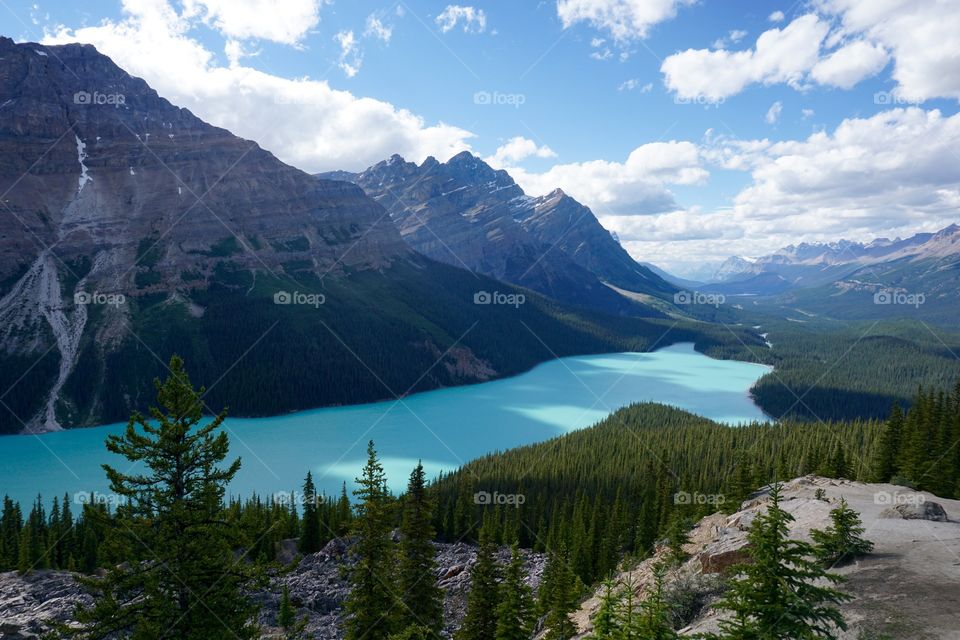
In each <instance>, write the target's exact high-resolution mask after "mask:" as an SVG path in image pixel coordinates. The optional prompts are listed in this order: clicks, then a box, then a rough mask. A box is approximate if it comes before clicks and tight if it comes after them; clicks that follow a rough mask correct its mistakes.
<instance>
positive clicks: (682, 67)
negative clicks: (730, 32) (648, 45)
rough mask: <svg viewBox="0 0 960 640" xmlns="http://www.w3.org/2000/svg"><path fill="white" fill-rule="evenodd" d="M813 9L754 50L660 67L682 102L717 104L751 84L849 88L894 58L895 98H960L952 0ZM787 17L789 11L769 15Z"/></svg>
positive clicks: (826, 2)
mask: <svg viewBox="0 0 960 640" xmlns="http://www.w3.org/2000/svg"><path fill="white" fill-rule="evenodd" d="M810 6H811V8H812V11H811V12H810V13H808V14H806V15H803V16H800V17H799V18H796V19H794V20H793V21H792V22H790V23H789V24H788V25H787V26H785V27H783V28H782V29H781V28H774V29H769V30H768V31H765V32H764V33H763V34H761V35H760V37H759V38H758V39H757V41H756V44H755V46H754V47H752V48H749V49H743V50H739V51H728V50H727V47H726V46H725V44H726V42H725V41H724V40H721V41H719V42H717V43H715V47H714V48H713V49H687V50H685V51H680V52H678V53H675V54H673V55H671V56H669V57H668V58H667V59H666V60H664V62H663V64H662V65H661V71H662V72H663V74H664V79H665V82H666V85H667V87H668V88H669V89H670V90H672V91H674V92H676V93H677V95H678V96H680V97H683V98H693V97H701V96H705V97H709V98H711V99H714V100H719V99H721V98H726V97H729V96H732V95H734V94H736V93H739V92H740V91H742V90H743V89H744V88H746V87H747V86H748V85H751V84H765V85H770V84H788V85H790V86H792V87H794V88H796V89H804V88H806V87H808V86H810V85H812V84H821V85H826V86H833V87H839V88H842V89H849V88H851V87H853V86H854V85H856V84H857V83H859V82H860V81H862V80H864V79H866V78H869V77H871V76H873V75H876V74H877V73H879V72H880V71H881V70H882V69H883V68H884V67H886V66H887V64H888V63H889V61H890V60H891V59H892V60H893V63H894V65H893V73H892V76H893V79H894V80H895V81H896V82H897V86H896V88H895V95H896V96H897V97H899V98H902V99H904V101H907V102H921V101H923V100H929V99H932V98H938V97H939V98H957V99H960V39H958V38H957V37H956V34H957V33H958V32H960V11H957V10H956V6H955V3H953V2H947V1H946V0H930V1H928V2H915V1H913V0H886V1H884V2H877V1H876V0H815V1H814V2H812V3H811V5H810ZM770 19H771V21H772V22H780V21H782V20H783V19H784V16H783V14H782V12H775V13H774V14H772V15H771V16H770Z"/></svg>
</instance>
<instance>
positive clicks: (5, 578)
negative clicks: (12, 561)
mask: <svg viewBox="0 0 960 640" xmlns="http://www.w3.org/2000/svg"><path fill="white" fill-rule="evenodd" d="M90 602H91V599H90V596H88V595H87V594H85V593H84V591H83V589H82V588H81V587H80V586H79V585H78V584H77V582H76V580H74V578H73V574H71V573H68V572H66V571H34V572H31V573H29V574H27V575H24V576H21V575H20V574H18V573H16V572H14V571H11V572H8V573H0V640H26V639H28V638H40V637H41V636H42V635H43V634H44V633H46V632H47V631H49V625H50V623H68V622H70V620H71V619H72V615H73V611H74V608H75V607H76V605H77V604H83V605H87V604H90Z"/></svg>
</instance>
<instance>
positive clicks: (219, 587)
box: [71, 357, 258, 639]
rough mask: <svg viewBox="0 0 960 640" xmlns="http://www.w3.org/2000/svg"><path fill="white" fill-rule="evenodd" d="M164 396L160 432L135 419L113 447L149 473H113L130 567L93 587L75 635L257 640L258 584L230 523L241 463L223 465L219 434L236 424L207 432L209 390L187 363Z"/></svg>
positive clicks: (173, 367)
mask: <svg viewBox="0 0 960 640" xmlns="http://www.w3.org/2000/svg"><path fill="white" fill-rule="evenodd" d="M156 389H157V402H158V405H159V407H158V408H153V409H151V411H150V416H151V418H152V420H153V421H154V424H151V423H150V422H148V420H147V419H146V418H145V417H143V416H141V415H139V414H135V415H134V416H133V417H132V418H131V419H130V422H129V424H128V425H127V429H126V431H125V432H124V433H123V434H122V435H116V436H108V438H107V448H108V449H109V450H110V451H112V452H113V453H116V454H119V455H121V456H123V457H125V458H126V459H127V460H129V461H138V462H142V463H143V464H144V465H145V466H146V468H147V469H149V473H148V474H146V475H141V474H136V475H129V474H128V473H127V472H123V471H119V470H117V469H115V468H113V467H110V466H108V465H104V470H105V471H106V473H107V478H108V479H109V480H110V489H111V490H112V491H113V492H114V493H115V494H116V495H118V496H120V497H122V498H123V499H124V503H123V504H122V505H121V506H120V507H118V509H117V511H116V513H115V514H114V516H113V517H109V518H103V523H102V524H103V527H104V530H105V532H106V540H107V543H108V544H109V545H111V546H112V547H114V548H117V549H122V550H123V555H124V559H125V562H124V563H123V564H120V565H115V566H110V567H108V568H107V570H106V572H105V574H104V575H103V576H102V577H93V578H85V579H84V580H83V583H84V584H85V585H86V586H87V587H89V588H90V589H91V590H92V591H93V592H94V594H95V602H94V604H93V605H92V606H90V607H87V608H81V609H79V610H78V612H77V619H78V622H79V623H80V626H79V627H78V628H77V629H74V630H72V632H71V635H73V636H76V637H81V638H90V639H94V638H107V637H113V636H116V635H122V636H126V635H130V636H132V637H142V638H147V637H160V636H162V635H164V634H169V635H171V636H172V637H178V638H197V639H200V638H210V637H219V636H222V635H223V632H224V629H226V630H228V631H229V632H230V634H231V635H232V636H235V637H237V638H255V637H257V636H258V629H257V627H256V626H255V624H254V618H255V613H256V609H255V607H254V606H253V605H252V603H250V602H249V601H248V600H247V598H246V597H245V595H244V592H245V590H246V589H247V588H248V587H249V586H250V585H251V584H252V583H253V580H254V577H255V575H254V572H252V571H251V570H250V569H249V568H248V565H247V564H245V563H243V562H240V561H238V560H236V559H235V558H234V553H235V551H236V550H237V549H238V548H239V542H240V538H239V536H238V533H237V529H236V527H235V526H234V525H232V524H231V523H229V522H227V521H225V520H223V519H222V518H221V517H220V516H221V514H222V512H223V496H224V492H225V490H226V486H227V484H228V483H229V482H230V480H231V479H232V478H233V476H234V475H235V474H236V472H237V471H238V470H239V469H240V460H239V459H237V460H234V461H233V462H232V463H231V464H229V465H227V466H226V467H221V466H220V465H221V464H222V463H223V461H224V460H225V458H226V457H227V449H228V446H229V445H228V440H227V436H226V434H225V433H222V432H220V433H216V431H217V430H218V428H219V426H220V424H221V423H222V421H223V419H224V418H225V417H226V416H225V414H220V415H219V416H217V417H216V418H215V419H214V420H213V421H212V422H211V423H209V424H208V425H206V426H200V420H201V415H202V409H203V405H202V404H201V400H200V397H201V395H202V394H203V391H204V390H203V389H200V390H194V388H193V386H192V385H191V384H190V380H189V378H188V377H187V374H186V372H185V371H184V369H183V362H182V361H181V360H180V359H179V358H177V357H174V358H172V359H171V361H170V376H169V377H168V378H167V380H166V381H165V382H163V383H160V381H159V380H158V381H157V382H156ZM211 614H213V615H211Z"/></svg>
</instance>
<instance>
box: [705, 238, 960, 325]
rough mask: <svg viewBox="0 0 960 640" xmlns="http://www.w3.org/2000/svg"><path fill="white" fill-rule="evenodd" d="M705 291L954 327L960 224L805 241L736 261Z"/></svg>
mask: <svg viewBox="0 0 960 640" xmlns="http://www.w3.org/2000/svg"><path fill="white" fill-rule="evenodd" d="M702 289H703V290H704V291H709V292H715V293H724V294H727V295H746V296H757V297H760V298H766V299H765V300H763V301H761V303H763V304H773V305H779V306H783V307H785V308H788V309H789V308H794V309H807V310H812V311H814V312H817V313H822V314H827V315H832V316H834V317H840V318H872V317H888V316H905V315H915V316H920V317H926V318H928V319H931V320H933V321H936V322H946V321H949V320H951V319H952V320H953V322H954V324H955V321H956V318H957V317H958V315H960V226H958V225H956V224H952V225H950V226H948V227H946V228H944V229H941V230H940V231H937V232H936V233H919V234H916V235H914V236H911V237H909V238H906V239H900V238H897V239H896V240H890V239H888V238H878V239H876V240H874V241H872V242H868V243H861V242H852V241H849V240H839V241H837V242H831V243H804V244H799V245H791V246H788V247H784V248H783V249H780V250H779V251H776V252H774V253H772V254H770V255H766V256H761V257H758V258H742V257H736V256H735V257H732V258H730V259H728V260H727V261H726V262H724V263H723V265H721V267H720V268H719V269H718V271H717V273H716V276H715V281H714V282H712V283H710V284H704V285H702ZM874 298H876V302H874ZM911 308H912V309H913V310H912V311H911Z"/></svg>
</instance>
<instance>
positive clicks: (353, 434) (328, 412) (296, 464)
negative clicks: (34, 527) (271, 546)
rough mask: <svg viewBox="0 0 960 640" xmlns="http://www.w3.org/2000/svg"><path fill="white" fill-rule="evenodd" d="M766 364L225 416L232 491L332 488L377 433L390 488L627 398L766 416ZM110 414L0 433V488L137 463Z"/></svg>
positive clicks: (640, 359)
mask: <svg viewBox="0 0 960 640" xmlns="http://www.w3.org/2000/svg"><path fill="white" fill-rule="evenodd" d="M768 371H770V368H769V367H766V366H763V365H758V364H750V363H744V362H735V361H731V360H714V359H712V358H708V357H707V356H704V355H702V354H700V353H697V352H696V351H694V349H693V345H691V344H678V345H673V346H670V347H666V348H664V349H660V350H658V351H655V352H652V353H618V354H606V355H591V356H578V357H571V358H562V359H559V360H553V361H550V362H546V363H544V364H541V365H539V366H537V367H535V368H534V369H532V370H530V371H528V372H526V373H523V374H521V375H518V376H515V377H512V378H505V379H502V380H496V381H493V382H486V383H482V384H476V385H470V386H464V387H456V388H450V389H441V390H437V391H429V392H425V393H419V394H416V395H412V396H408V397H407V398H404V399H403V400H402V401H385V402H377V403H371V404H364V405H354V406H348V407H332V408H325V409H313V410H310V411H302V412H298V413H290V414H286V415H280V416H274V417H270V418H229V419H228V420H227V421H226V422H225V425H226V429H227V431H228V433H229V435H230V439H231V458H232V457H236V456H240V457H241V458H242V459H243V467H242V468H241V470H240V472H239V474H238V475H237V477H236V479H235V480H234V482H233V484H232V485H231V487H230V491H231V493H232V494H233V495H242V496H247V495H250V494H252V493H253V492H254V491H256V492H257V493H259V494H260V495H272V494H276V493H277V492H291V491H293V490H295V489H298V488H299V487H300V486H301V485H302V483H303V478H304V476H305V475H306V473H307V470H310V471H312V472H313V476H314V479H315V481H316V484H317V487H318V489H321V490H324V491H325V492H326V493H328V494H331V493H337V492H339V490H340V486H341V483H343V482H344V481H346V482H347V483H348V486H349V485H350V484H352V481H353V478H354V477H355V476H356V475H357V474H358V472H359V470H360V468H361V467H362V466H363V463H364V461H365V460H366V445H367V441H368V440H370V439H373V440H374V441H375V443H376V447H377V450H378V451H379V453H380V455H381V458H382V459H383V463H384V467H385V468H386V471H387V474H388V477H389V480H390V485H391V488H392V489H394V490H395V491H399V490H401V489H402V487H404V486H405V483H406V479H407V476H408V475H409V473H410V470H411V469H412V468H413V467H414V466H415V465H416V463H417V460H418V459H422V460H423V465H424V467H425V468H426V471H427V473H428V475H429V476H434V475H436V474H437V473H438V472H439V471H441V470H444V471H448V470H452V469H455V468H457V467H458V466H460V465H461V464H463V463H464V462H467V461H469V460H471V459H473V458H476V457H478V456H481V455H483V454H486V453H490V452H492V451H497V450H502V449H508V448H510V447H516V446H518V445H523V444H529V443H533V442H539V441H542V440H546V439H548V438H551V437H554V436H557V435H560V434H563V433H567V432H569V431H573V430H575V429H581V428H583V427H588V426H590V425H592V424H595V423H596V422H598V421H599V420H601V419H603V418H604V417H606V416H607V415H609V414H610V413H611V412H613V411H615V410H616V409H618V408H620V407H622V406H625V405H628V404H630V403H633V402H641V401H655V402H662V403H664V404H670V405H674V406H677V407H680V408H683V409H686V410H688V411H691V412H693V413H697V414H700V415H703V416H706V417H709V418H712V419H714V420H717V421H721V422H726V423H730V424H737V423H742V422H752V421H763V420H766V419H767V418H766V416H765V415H764V414H763V412H762V411H761V410H760V409H759V408H758V407H757V406H756V405H754V403H753V401H752V400H751V399H750V396H749V392H748V391H749V389H750V387H751V386H752V385H753V384H754V382H756V380H757V379H758V378H760V377H761V376H762V375H763V374H765V373H767V372H768ZM123 426H124V425H120V424H115V425H108V426H104V427H95V428H89V429H74V430H68V431H62V432H58V433H50V434H45V435H42V436H6V437H0V452H2V453H0V494H8V495H10V497H11V498H14V499H15V500H19V501H21V502H22V503H29V502H30V501H31V500H32V499H33V498H35V497H36V495H37V494H38V493H40V494H42V495H43V498H44V502H45V503H46V504H47V506H49V501H50V499H52V496H53V495H63V494H64V493H67V494H70V495H71V499H74V500H75V501H81V500H83V499H86V497H87V496H89V495H92V494H94V493H99V494H103V495H104V496H105V495H106V494H107V492H108V488H107V483H106V480H105V477H104V473H103V471H102V469H101V467H100V465H101V464H103V463H109V464H111V465H113V466H115V467H117V468H119V469H121V470H131V471H133V470H136V467H131V466H130V465H129V464H128V463H126V461H124V460H122V459H120V458H118V457H116V456H114V455H112V454H110V453H108V452H107V451H106V449H105V448H104V445H103V441H104V437H105V436H106V435H107V434H108V433H116V432H118V431H120V430H122V428H123Z"/></svg>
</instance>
